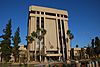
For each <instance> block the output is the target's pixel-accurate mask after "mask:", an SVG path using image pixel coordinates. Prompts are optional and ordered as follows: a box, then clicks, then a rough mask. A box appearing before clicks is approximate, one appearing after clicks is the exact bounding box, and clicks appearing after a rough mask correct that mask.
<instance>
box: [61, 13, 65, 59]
mask: <svg viewBox="0 0 100 67" xmlns="http://www.w3.org/2000/svg"><path fill="white" fill-rule="evenodd" d="M60 26H61V40H62V48H63V49H62V51H63V59H65V54H64V41H63V38H62V37H63V29H62V21H61V15H60Z"/></svg>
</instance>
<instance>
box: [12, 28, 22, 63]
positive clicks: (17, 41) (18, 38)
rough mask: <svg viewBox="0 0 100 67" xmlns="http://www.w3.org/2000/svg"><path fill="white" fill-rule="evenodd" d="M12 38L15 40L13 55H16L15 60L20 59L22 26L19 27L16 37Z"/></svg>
mask: <svg viewBox="0 0 100 67" xmlns="http://www.w3.org/2000/svg"><path fill="white" fill-rule="evenodd" d="M12 40H13V45H14V47H13V49H12V52H13V56H14V59H15V62H17V61H18V58H19V50H18V49H19V46H18V44H19V43H20V42H21V38H20V28H19V27H18V28H17V30H16V32H15V34H14V37H12Z"/></svg>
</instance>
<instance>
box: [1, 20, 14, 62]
mask: <svg viewBox="0 0 100 67" xmlns="http://www.w3.org/2000/svg"><path fill="white" fill-rule="evenodd" d="M11 27H12V25H11V19H10V20H9V21H8V24H6V28H5V29H3V33H4V34H3V35H2V36H0V37H1V38H2V41H1V52H2V54H1V57H2V58H3V59H4V60H5V62H9V60H10V59H11V57H10V56H11V46H10V45H11V34H12V30H11Z"/></svg>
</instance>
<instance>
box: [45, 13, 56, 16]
mask: <svg viewBox="0 0 100 67" xmlns="http://www.w3.org/2000/svg"><path fill="white" fill-rule="evenodd" d="M45 14H46V15H50V16H56V14H54V13H48V12H46V13H45Z"/></svg>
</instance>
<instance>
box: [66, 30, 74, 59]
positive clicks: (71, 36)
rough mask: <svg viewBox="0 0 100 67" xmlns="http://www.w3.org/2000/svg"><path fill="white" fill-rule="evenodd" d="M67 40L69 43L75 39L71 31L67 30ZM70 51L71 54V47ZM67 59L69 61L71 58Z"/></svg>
mask: <svg viewBox="0 0 100 67" xmlns="http://www.w3.org/2000/svg"><path fill="white" fill-rule="evenodd" d="M66 34H67V36H68V37H67V38H66V41H67V43H69V41H70V40H72V39H73V38H74V35H73V34H72V33H71V31H70V30H67V33H66ZM68 48H69V49H68V52H69V50H70V45H69V47H68ZM67 59H69V57H67Z"/></svg>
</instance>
